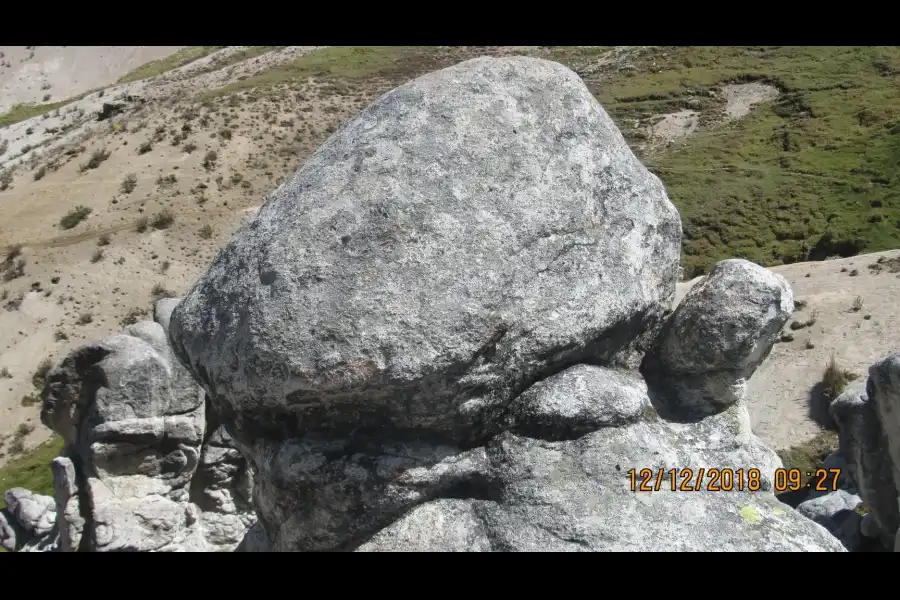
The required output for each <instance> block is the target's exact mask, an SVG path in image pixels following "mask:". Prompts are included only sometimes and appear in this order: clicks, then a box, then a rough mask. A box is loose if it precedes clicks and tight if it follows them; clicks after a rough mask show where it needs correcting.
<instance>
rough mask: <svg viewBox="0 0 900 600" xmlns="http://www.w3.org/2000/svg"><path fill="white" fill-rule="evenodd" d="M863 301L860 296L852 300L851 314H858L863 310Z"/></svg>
mask: <svg viewBox="0 0 900 600" xmlns="http://www.w3.org/2000/svg"><path fill="white" fill-rule="evenodd" d="M863 304H864V303H863V299H862V296H857V297H856V298H854V299H853V304H852V305H851V306H850V310H852V311H853V312H859V311H861V310H862V309H863Z"/></svg>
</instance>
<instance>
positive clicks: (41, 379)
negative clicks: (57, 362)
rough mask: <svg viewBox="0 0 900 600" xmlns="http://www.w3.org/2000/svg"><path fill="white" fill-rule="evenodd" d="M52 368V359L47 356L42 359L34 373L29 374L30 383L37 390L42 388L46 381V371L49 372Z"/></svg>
mask: <svg viewBox="0 0 900 600" xmlns="http://www.w3.org/2000/svg"><path fill="white" fill-rule="evenodd" d="M52 368H53V361H51V360H50V359H49V358H45V359H44V360H42V361H41V362H40V364H38V366H37V369H36V370H35V372H34V374H33V375H32V376H31V385H33V386H34V387H35V388H36V389H38V390H42V389H44V383H45V382H46V381H47V373H49V372H50V369H52Z"/></svg>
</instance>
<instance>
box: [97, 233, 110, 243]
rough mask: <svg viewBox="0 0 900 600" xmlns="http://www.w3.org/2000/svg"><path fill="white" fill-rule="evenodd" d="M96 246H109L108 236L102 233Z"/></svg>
mask: <svg viewBox="0 0 900 600" xmlns="http://www.w3.org/2000/svg"><path fill="white" fill-rule="evenodd" d="M97 245H98V246H109V234H108V233H104V234H103V235H101V236H100V237H99V238H97Z"/></svg>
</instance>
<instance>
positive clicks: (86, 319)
mask: <svg viewBox="0 0 900 600" xmlns="http://www.w3.org/2000/svg"><path fill="white" fill-rule="evenodd" d="M75 322H76V323H78V324H79V325H88V324H90V323H93V322H94V315H92V314H91V313H89V312H83V313H81V314H80V315H78V320H77V321H75Z"/></svg>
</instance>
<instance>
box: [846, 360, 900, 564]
mask: <svg viewBox="0 0 900 600" xmlns="http://www.w3.org/2000/svg"><path fill="white" fill-rule="evenodd" d="M830 412H831V416H832V417H833V418H834V420H835V422H836V423H837V425H838V427H839V429H840V452H841V455H842V456H843V457H844V459H845V460H846V466H847V469H848V471H849V473H850V476H851V477H852V479H853V481H854V482H855V483H856V487H857V488H858V490H859V496H860V497H861V498H862V500H863V502H865V504H866V506H867V507H868V509H869V511H870V512H869V515H867V518H868V519H869V520H870V521H871V523H867V524H866V525H867V527H868V529H869V531H870V532H871V533H875V534H876V535H878V536H879V537H881V539H882V542H883V543H884V544H885V545H886V546H887V547H889V548H891V547H892V548H894V551H895V552H896V551H898V550H900V534H898V527H900V504H898V502H900V353H895V354H891V355H890V356H887V357H886V358H884V359H882V360H880V361H878V362H877V363H875V364H874V365H872V366H871V367H870V368H869V378H868V380H867V381H866V386H865V388H864V389H861V390H860V389H854V390H849V391H847V392H845V393H843V394H841V395H840V396H838V397H837V398H836V399H835V401H834V402H833V403H832V404H831V408H830Z"/></svg>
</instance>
